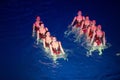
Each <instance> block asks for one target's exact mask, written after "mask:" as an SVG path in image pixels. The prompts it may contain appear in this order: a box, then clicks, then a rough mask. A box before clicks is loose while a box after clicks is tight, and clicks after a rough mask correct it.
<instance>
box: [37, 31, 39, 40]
mask: <svg viewBox="0 0 120 80" xmlns="http://www.w3.org/2000/svg"><path fill="white" fill-rule="evenodd" d="M38 40H39V31H37V41H38Z"/></svg>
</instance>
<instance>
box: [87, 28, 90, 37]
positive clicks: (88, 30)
mask: <svg viewBox="0 0 120 80" xmlns="http://www.w3.org/2000/svg"><path fill="white" fill-rule="evenodd" d="M89 32H90V27H88V29H87V38H88V36H89Z"/></svg>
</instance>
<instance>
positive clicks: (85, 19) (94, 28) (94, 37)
mask: <svg viewBox="0 0 120 80" xmlns="http://www.w3.org/2000/svg"><path fill="white" fill-rule="evenodd" d="M70 28H71V29H70ZM71 34H74V35H75V40H74V42H81V40H82V38H81V37H83V36H84V43H85V44H84V45H87V46H86V47H87V49H88V52H87V56H89V55H92V52H94V51H98V52H99V55H102V50H104V49H105V47H106V38H105V32H104V31H102V27H101V25H96V21H95V20H90V19H89V16H83V15H82V12H81V11H78V13H77V16H75V17H74V19H73V21H72V23H71V25H70V26H69V27H68V30H67V31H65V35H66V36H70V35H71ZM88 47H89V48H88Z"/></svg>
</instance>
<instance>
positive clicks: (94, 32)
mask: <svg viewBox="0 0 120 80" xmlns="http://www.w3.org/2000/svg"><path fill="white" fill-rule="evenodd" d="M95 34H96V33H95V31H94V33H93V36H92V39H91V41H90V44H91V45H92V43H93V40H94V38H95Z"/></svg>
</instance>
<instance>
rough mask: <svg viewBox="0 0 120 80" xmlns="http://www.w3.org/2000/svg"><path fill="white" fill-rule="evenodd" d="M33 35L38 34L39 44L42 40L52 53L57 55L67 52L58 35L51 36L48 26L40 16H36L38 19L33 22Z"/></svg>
mask: <svg viewBox="0 0 120 80" xmlns="http://www.w3.org/2000/svg"><path fill="white" fill-rule="evenodd" d="M32 36H33V37H35V36H36V40H37V44H39V42H40V41H41V42H42V44H43V47H44V48H45V50H47V49H49V50H50V55H52V56H54V57H55V56H59V55H64V54H65V52H64V50H63V48H62V45H61V42H60V41H57V38H56V37H53V36H51V34H50V32H49V31H48V28H47V27H45V26H44V24H43V22H42V21H41V19H40V17H39V16H37V17H36V21H35V23H33V32H32Z"/></svg>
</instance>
